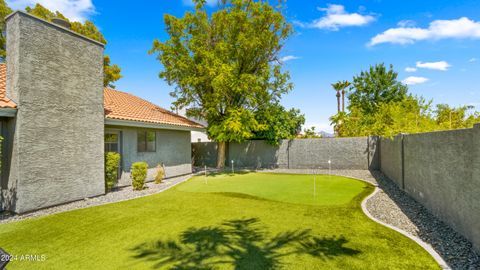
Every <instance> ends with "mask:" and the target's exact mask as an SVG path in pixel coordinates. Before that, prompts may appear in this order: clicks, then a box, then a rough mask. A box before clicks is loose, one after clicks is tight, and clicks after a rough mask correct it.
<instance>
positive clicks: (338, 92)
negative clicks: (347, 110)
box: [337, 91, 340, 113]
mask: <svg viewBox="0 0 480 270" xmlns="http://www.w3.org/2000/svg"><path fill="white" fill-rule="evenodd" d="M337 110H338V113H340V91H337Z"/></svg>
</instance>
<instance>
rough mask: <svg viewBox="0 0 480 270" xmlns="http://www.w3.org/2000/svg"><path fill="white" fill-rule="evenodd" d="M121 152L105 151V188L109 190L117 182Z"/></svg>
mask: <svg viewBox="0 0 480 270" xmlns="http://www.w3.org/2000/svg"><path fill="white" fill-rule="evenodd" d="M119 166H120V154H119V153H115V152H107V153H105V190H106V191H107V192H108V191H110V190H112V188H113V187H114V186H115V185H116V184H117V181H118V167H119Z"/></svg>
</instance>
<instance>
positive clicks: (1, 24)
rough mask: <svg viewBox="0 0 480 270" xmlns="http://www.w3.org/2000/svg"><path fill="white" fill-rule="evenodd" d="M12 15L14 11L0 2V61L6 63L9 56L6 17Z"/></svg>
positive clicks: (2, 0) (2, 1)
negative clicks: (6, 48)
mask: <svg viewBox="0 0 480 270" xmlns="http://www.w3.org/2000/svg"><path fill="white" fill-rule="evenodd" d="M10 13H12V10H11V9H10V8H9V7H8V5H7V4H6V3H5V1H4V0H0V61H2V62H4V61H5V57H6V56H7V51H6V50H5V46H6V42H7V40H6V38H5V36H6V33H5V17H6V16H7V15H8V14H10Z"/></svg>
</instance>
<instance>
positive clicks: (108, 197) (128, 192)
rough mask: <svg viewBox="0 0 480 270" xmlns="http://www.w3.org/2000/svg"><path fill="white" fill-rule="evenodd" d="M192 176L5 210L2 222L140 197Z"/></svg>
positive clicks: (0, 215)
mask: <svg viewBox="0 0 480 270" xmlns="http://www.w3.org/2000/svg"><path fill="white" fill-rule="evenodd" d="M192 176H193V175H192V174H189V175H183V176H178V177H172V178H168V179H164V180H163V181H162V183H160V184H155V183H154V182H148V183H145V186H146V188H145V189H144V190H141V191H134V190H133V189H132V187H131V186H126V187H120V188H115V189H113V190H112V191H111V192H109V193H106V194H105V195H100V196H97V197H93V198H86V199H83V200H79V201H75V202H71V203H66V204H61V205H57V206H52V207H48V208H45V209H40V210H38V211H34V212H29V213H25V214H21V215H12V214H9V213H6V212H3V213H0V224H3V223H9V222H13V221H18V220H23V219H29V218H34V217H41V216H46V215H51V214H55V213H60V212H65V211H71V210H75V209H81V208H87V207H92V206H97V205H103V204H109V203H116V202H121V201H127V200H131V199H136V198H140V197H144V196H148V195H152V194H156V193H160V192H162V191H165V190H167V189H169V188H171V187H173V186H175V185H178V184H180V183H182V182H185V181H187V180H188V179H190V178H191V177H192Z"/></svg>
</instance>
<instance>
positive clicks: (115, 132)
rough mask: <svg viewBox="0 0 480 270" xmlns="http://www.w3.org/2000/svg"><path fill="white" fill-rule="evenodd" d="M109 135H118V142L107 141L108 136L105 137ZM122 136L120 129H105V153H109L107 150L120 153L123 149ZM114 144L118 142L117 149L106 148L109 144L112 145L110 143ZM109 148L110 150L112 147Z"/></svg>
mask: <svg viewBox="0 0 480 270" xmlns="http://www.w3.org/2000/svg"><path fill="white" fill-rule="evenodd" d="M107 135H115V136H116V137H117V141H116V142H107V141H106V138H105V137H106V136H107ZM120 136H121V135H120V132H119V131H113V130H106V131H105V135H104V138H103V144H104V151H105V153H107V152H116V153H119V154H120V151H121V150H120V147H121V146H120V141H121V140H120ZM112 144H116V145H117V151H107V149H106V148H107V145H109V146H110V145H112ZM108 148H109V150H110V148H111V147H108Z"/></svg>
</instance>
